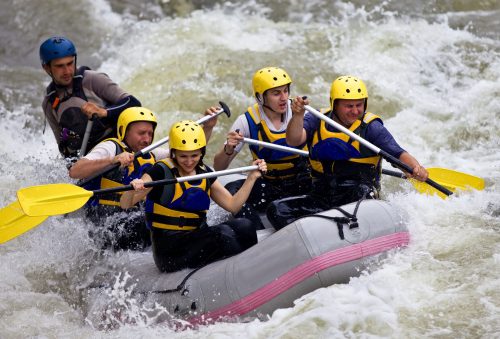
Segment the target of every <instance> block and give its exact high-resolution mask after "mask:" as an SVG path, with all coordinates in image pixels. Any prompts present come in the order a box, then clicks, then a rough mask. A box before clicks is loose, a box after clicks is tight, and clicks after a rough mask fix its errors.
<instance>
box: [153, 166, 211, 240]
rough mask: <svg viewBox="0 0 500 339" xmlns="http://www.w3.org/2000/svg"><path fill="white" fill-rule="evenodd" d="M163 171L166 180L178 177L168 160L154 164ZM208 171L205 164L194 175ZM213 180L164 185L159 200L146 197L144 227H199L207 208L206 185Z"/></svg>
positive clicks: (172, 228)
mask: <svg viewBox="0 0 500 339" xmlns="http://www.w3.org/2000/svg"><path fill="white" fill-rule="evenodd" d="M157 165H159V166H161V167H162V168H163V171H164V173H165V178H166V179H169V178H170V179H174V178H176V177H180V175H179V171H178V170H177V168H176V167H175V165H174V164H173V162H172V160H171V159H163V160H160V161H159V162H157ZM207 172H211V170H210V169H209V168H208V167H206V166H205V165H199V166H197V168H196V173H197V174H201V173H207ZM214 181H215V179H212V180H209V179H201V180H198V181H196V182H191V183H189V182H180V183H176V184H173V185H165V186H163V188H162V192H161V195H160V198H159V199H154V200H153V199H151V198H150V195H149V194H148V196H147V198H146V207H145V211H146V223H147V226H148V227H149V228H150V229H152V227H155V228H160V229H165V230H173V231H193V230H195V229H197V228H199V227H200V226H201V225H202V224H203V223H204V222H205V221H206V218H207V211H208V209H209V207H210V186H211V185H212V183H213V182H214Z"/></svg>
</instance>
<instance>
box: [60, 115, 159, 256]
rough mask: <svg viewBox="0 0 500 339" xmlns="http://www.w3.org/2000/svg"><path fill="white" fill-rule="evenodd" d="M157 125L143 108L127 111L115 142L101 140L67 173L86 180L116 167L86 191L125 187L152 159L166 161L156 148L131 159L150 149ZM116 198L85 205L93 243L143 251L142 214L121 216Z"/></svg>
mask: <svg viewBox="0 0 500 339" xmlns="http://www.w3.org/2000/svg"><path fill="white" fill-rule="evenodd" d="M156 125H157V118H156V115H155V114H154V113H153V112H152V111H150V110H149V109H147V108H145V107H130V108H127V109H126V110H124V111H123V112H122V113H121V114H120V116H119V117H118V123H117V138H109V139H105V140H103V141H102V142H100V143H99V144H97V145H96V146H95V147H94V148H93V149H92V150H91V151H90V152H89V153H88V154H87V155H86V156H84V157H83V158H81V159H80V160H78V161H77V162H76V163H75V164H74V165H73V166H72V167H71V168H70V169H69V175H70V177H71V178H74V179H85V178H90V177H92V176H93V175H95V174H97V173H100V172H101V171H103V170H105V169H106V168H108V167H112V166H113V165H115V164H118V163H119V164H120V166H119V167H116V168H115V169H113V170H111V171H110V172H107V173H105V174H103V175H100V176H98V177H97V178H95V179H93V180H91V181H90V182H89V183H88V184H87V185H86V186H85V188H86V189H89V190H96V189H101V188H109V187H115V186H121V185H127V184H129V183H130V182H131V181H132V180H133V179H135V178H140V177H141V176H142V174H143V173H144V172H145V170H146V169H148V168H149V167H151V166H152V165H153V164H154V163H155V161H156V159H163V158H166V157H168V150H166V149H162V148H157V149H155V150H153V151H152V152H149V153H146V154H144V155H142V156H139V157H137V158H134V153H136V152H139V151H140V150H142V149H144V148H145V147H147V146H149V145H151V143H152V141H153V137H154V131H155V129H156ZM119 201H120V194H118V193H115V194H109V195H105V196H100V197H98V198H97V197H96V198H91V199H90V200H89V203H88V204H87V205H86V212H87V217H88V218H89V219H90V220H91V221H92V222H93V223H94V224H95V225H96V232H95V233H96V234H94V235H93V239H94V240H95V241H100V242H102V243H101V244H100V245H101V247H103V248H107V247H112V248H113V249H144V248H145V247H147V246H149V245H150V240H149V232H148V231H147V229H146V227H145V224H144V220H143V212H142V211H141V209H140V208H139V206H136V207H135V208H134V209H133V210H129V211H128V212H124V211H123V210H122V209H121V208H120V207H119V206H120V203H119Z"/></svg>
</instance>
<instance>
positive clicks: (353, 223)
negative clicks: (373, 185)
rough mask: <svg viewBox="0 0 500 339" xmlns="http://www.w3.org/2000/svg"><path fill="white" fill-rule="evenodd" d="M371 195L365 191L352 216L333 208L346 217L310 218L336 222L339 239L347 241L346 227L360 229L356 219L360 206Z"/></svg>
mask: <svg viewBox="0 0 500 339" xmlns="http://www.w3.org/2000/svg"><path fill="white" fill-rule="evenodd" d="M369 193H370V190H365V192H364V193H363V196H362V197H361V199H359V200H358V201H357V203H356V207H354V211H353V213H352V214H351V213H349V212H347V211H346V210H343V209H342V208H340V207H333V208H332V209H334V210H337V211H339V212H340V213H342V214H343V215H344V216H343V217H330V216H327V215H321V214H313V215H309V216H308V217H318V218H323V219H327V220H332V221H335V223H336V224H337V228H338V230H339V237H340V239H341V240H344V239H345V236H344V225H348V226H349V229H353V228H357V227H359V224H358V218H357V217H356V215H357V213H358V209H359V205H360V204H361V202H362V201H363V200H365V199H366V196H367V195H368V194H369Z"/></svg>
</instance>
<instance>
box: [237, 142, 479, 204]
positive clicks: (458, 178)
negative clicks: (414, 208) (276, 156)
mask: <svg viewBox="0 0 500 339" xmlns="http://www.w3.org/2000/svg"><path fill="white" fill-rule="evenodd" d="M243 142H245V143H247V144H251V145H255V146H260V147H266V148H271V149H275V150H277V151H283V152H289V153H293V154H298V155H301V156H306V157H307V156H309V152H307V151H304V150H301V149H297V148H293V147H287V146H282V145H276V144H272V143H270V142H265V141H260V140H255V139H249V138H243ZM427 171H428V172H429V177H432V180H435V181H436V182H437V183H438V184H439V185H441V186H443V187H445V188H446V189H448V190H450V191H452V192H455V190H457V189H460V190H464V191H465V190H468V189H470V188H474V189H477V190H483V189H484V179H482V178H479V177H476V176H473V175H470V174H466V173H462V172H458V171H454V170H451V169H447V168H436V167H431V168H427ZM382 174H385V175H389V176H393V177H397V178H401V179H408V178H407V177H406V176H405V175H404V174H403V173H401V172H396V171H391V170H388V169H382ZM410 182H411V183H412V184H413V186H415V188H416V189H417V190H418V191H419V192H420V193H426V194H430V195H432V194H434V193H437V194H438V195H439V196H440V197H442V198H445V197H446V195H445V194H443V193H441V192H440V191H438V190H435V189H434V188H433V187H431V186H429V185H426V184H424V183H423V182H421V181H418V180H414V179H410Z"/></svg>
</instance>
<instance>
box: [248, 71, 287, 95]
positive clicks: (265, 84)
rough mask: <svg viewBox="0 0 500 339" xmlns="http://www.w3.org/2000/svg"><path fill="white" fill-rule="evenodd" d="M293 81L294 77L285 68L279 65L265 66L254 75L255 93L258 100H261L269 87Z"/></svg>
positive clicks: (253, 85)
mask: <svg viewBox="0 0 500 339" xmlns="http://www.w3.org/2000/svg"><path fill="white" fill-rule="evenodd" d="M291 83H292V78H290V76H289V75H288V73H287V72H285V71H284V70H283V69H281V68H278V67H264V68H262V69H259V70H258V71H257V72H255V74H254V76H253V80H252V87H253V94H254V96H255V98H256V99H257V101H261V98H262V96H263V95H264V92H265V91H267V90H268V89H271V88H275V87H280V86H283V85H289V84H291Z"/></svg>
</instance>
